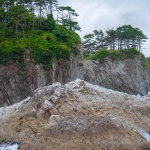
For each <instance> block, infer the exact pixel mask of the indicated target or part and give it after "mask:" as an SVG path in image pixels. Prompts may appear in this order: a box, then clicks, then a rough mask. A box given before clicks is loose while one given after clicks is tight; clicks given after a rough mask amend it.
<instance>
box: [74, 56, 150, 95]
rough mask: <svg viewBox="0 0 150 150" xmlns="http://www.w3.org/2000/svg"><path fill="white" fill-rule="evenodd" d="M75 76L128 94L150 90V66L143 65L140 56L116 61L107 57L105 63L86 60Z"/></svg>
mask: <svg viewBox="0 0 150 150" xmlns="http://www.w3.org/2000/svg"><path fill="white" fill-rule="evenodd" d="M74 77H75V78H74V79H76V78H80V79H82V80H85V81H87V82H90V83H93V84H97V85H100V86H103V87H105V88H109V89H113V90H117V91H121V92H125V93H128V94H135V95H137V94H141V95H145V94H147V93H148V91H149V90H150V68H149V65H147V66H146V67H145V68H144V67H143V65H142V62H141V58H140V56H136V57H135V58H134V59H121V60H116V61H113V60H111V59H109V58H107V59H106V61H105V63H99V62H98V61H91V60H88V61H84V62H83V66H82V67H78V69H77V70H76V72H75V74H74Z"/></svg>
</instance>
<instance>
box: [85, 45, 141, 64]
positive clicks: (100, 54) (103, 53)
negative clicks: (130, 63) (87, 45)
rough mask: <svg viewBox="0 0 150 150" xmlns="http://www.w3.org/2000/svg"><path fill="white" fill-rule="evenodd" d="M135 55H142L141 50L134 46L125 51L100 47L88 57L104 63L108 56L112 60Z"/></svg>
mask: <svg viewBox="0 0 150 150" xmlns="http://www.w3.org/2000/svg"><path fill="white" fill-rule="evenodd" d="M135 55H140V52H139V51H137V50H136V49H134V48H131V49H127V50H123V51H118V50H105V49H99V50H98V51H97V52H96V53H95V54H92V55H90V56H89V57H87V58H86V59H90V60H98V61H99V62H100V63H104V61H105V58H106V57H107V56H108V57H110V58H111V59H112V60H117V59H122V58H132V59H133V58H134V57H135Z"/></svg>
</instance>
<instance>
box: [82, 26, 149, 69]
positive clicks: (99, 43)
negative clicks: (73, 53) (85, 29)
mask: <svg viewBox="0 0 150 150" xmlns="http://www.w3.org/2000/svg"><path fill="white" fill-rule="evenodd" d="M146 39H148V38H147V36H146V35H144V34H143V32H142V31H141V30H140V29H139V28H133V27H132V26H131V25H123V26H121V27H118V28H117V29H116V30H114V29H110V30H106V32H103V31H102V30H99V31H98V30H94V31H93V34H87V35H85V36H84V41H83V47H84V54H83V56H84V58H85V59H90V60H98V61H99V62H100V63H103V62H104V61H105V57H107V56H108V57H110V58H111V59H112V60H117V59H122V58H132V59H133V58H134V57H135V55H140V56H141V63H142V65H143V67H146V61H145V56H144V55H143V54H142V53H141V52H142V44H143V42H145V40H146Z"/></svg>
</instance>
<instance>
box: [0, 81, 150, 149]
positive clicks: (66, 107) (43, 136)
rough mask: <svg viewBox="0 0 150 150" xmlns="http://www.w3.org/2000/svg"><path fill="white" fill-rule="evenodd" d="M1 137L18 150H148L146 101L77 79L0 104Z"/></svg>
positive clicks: (148, 103)
mask: <svg viewBox="0 0 150 150" xmlns="http://www.w3.org/2000/svg"><path fill="white" fill-rule="evenodd" d="M0 116H1V118H0V140H3V139H7V140H8V141H12V140H13V141H15V142H18V143H20V150H27V149H30V150H42V149H44V150H58V149H61V150H71V149H73V150H83V149H84V150H91V149H94V150H96V149H97V150H100V149H107V150H121V149H122V150H123V149H126V150H135V149H136V150H145V149H149V148H150V143H149V142H150V135H149V131H150V119H149V118H150V101H149V98H148V97H142V96H134V95H129V94H126V93H121V92H117V91H113V90H109V89H105V88H103V87H100V86H96V85H92V84H90V83H87V82H84V81H82V80H76V81H73V82H70V83H67V84H65V85H62V84H60V83H55V84H53V85H50V86H45V87H42V88H39V89H37V90H36V91H35V92H34V94H33V95H32V96H31V97H28V98H27V99H25V100H23V101H22V102H19V103H17V104H14V105H11V106H9V107H2V108H0Z"/></svg>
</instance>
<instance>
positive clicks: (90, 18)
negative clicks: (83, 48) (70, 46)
mask: <svg viewBox="0 0 150 150" xmlns="http://www.w3.org/2000/svg"><path fill="white" fill-rule="evenodd" d="M58 1H59V5H60V6H71V7H72V8H73V9H75V10H76V12H77V13H78V15H79V17H78V18H77V21H78V23H79V25H80V27H81V29H82V31H81V32H79V34H80V36H81V38H82V37H83V36H84V35H85V34H88V33H92V32H93V30H95V29H97V30H100V29H102V30H103V31H105V30H106V29H109V28H116V27H118V26H122V25H125V24H130V25H132V26H133V27H138V28H140V29H141V30H142V31H143V33H144V34H145V35H147V36H148V38H150V0H124V1H122V0H58ZM143 48H145V49H143V53H144V54H145V56H146V57H147V56H150V39H148V40H147V41H146V43H145V44H144V45H143Z"/></svg>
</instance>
